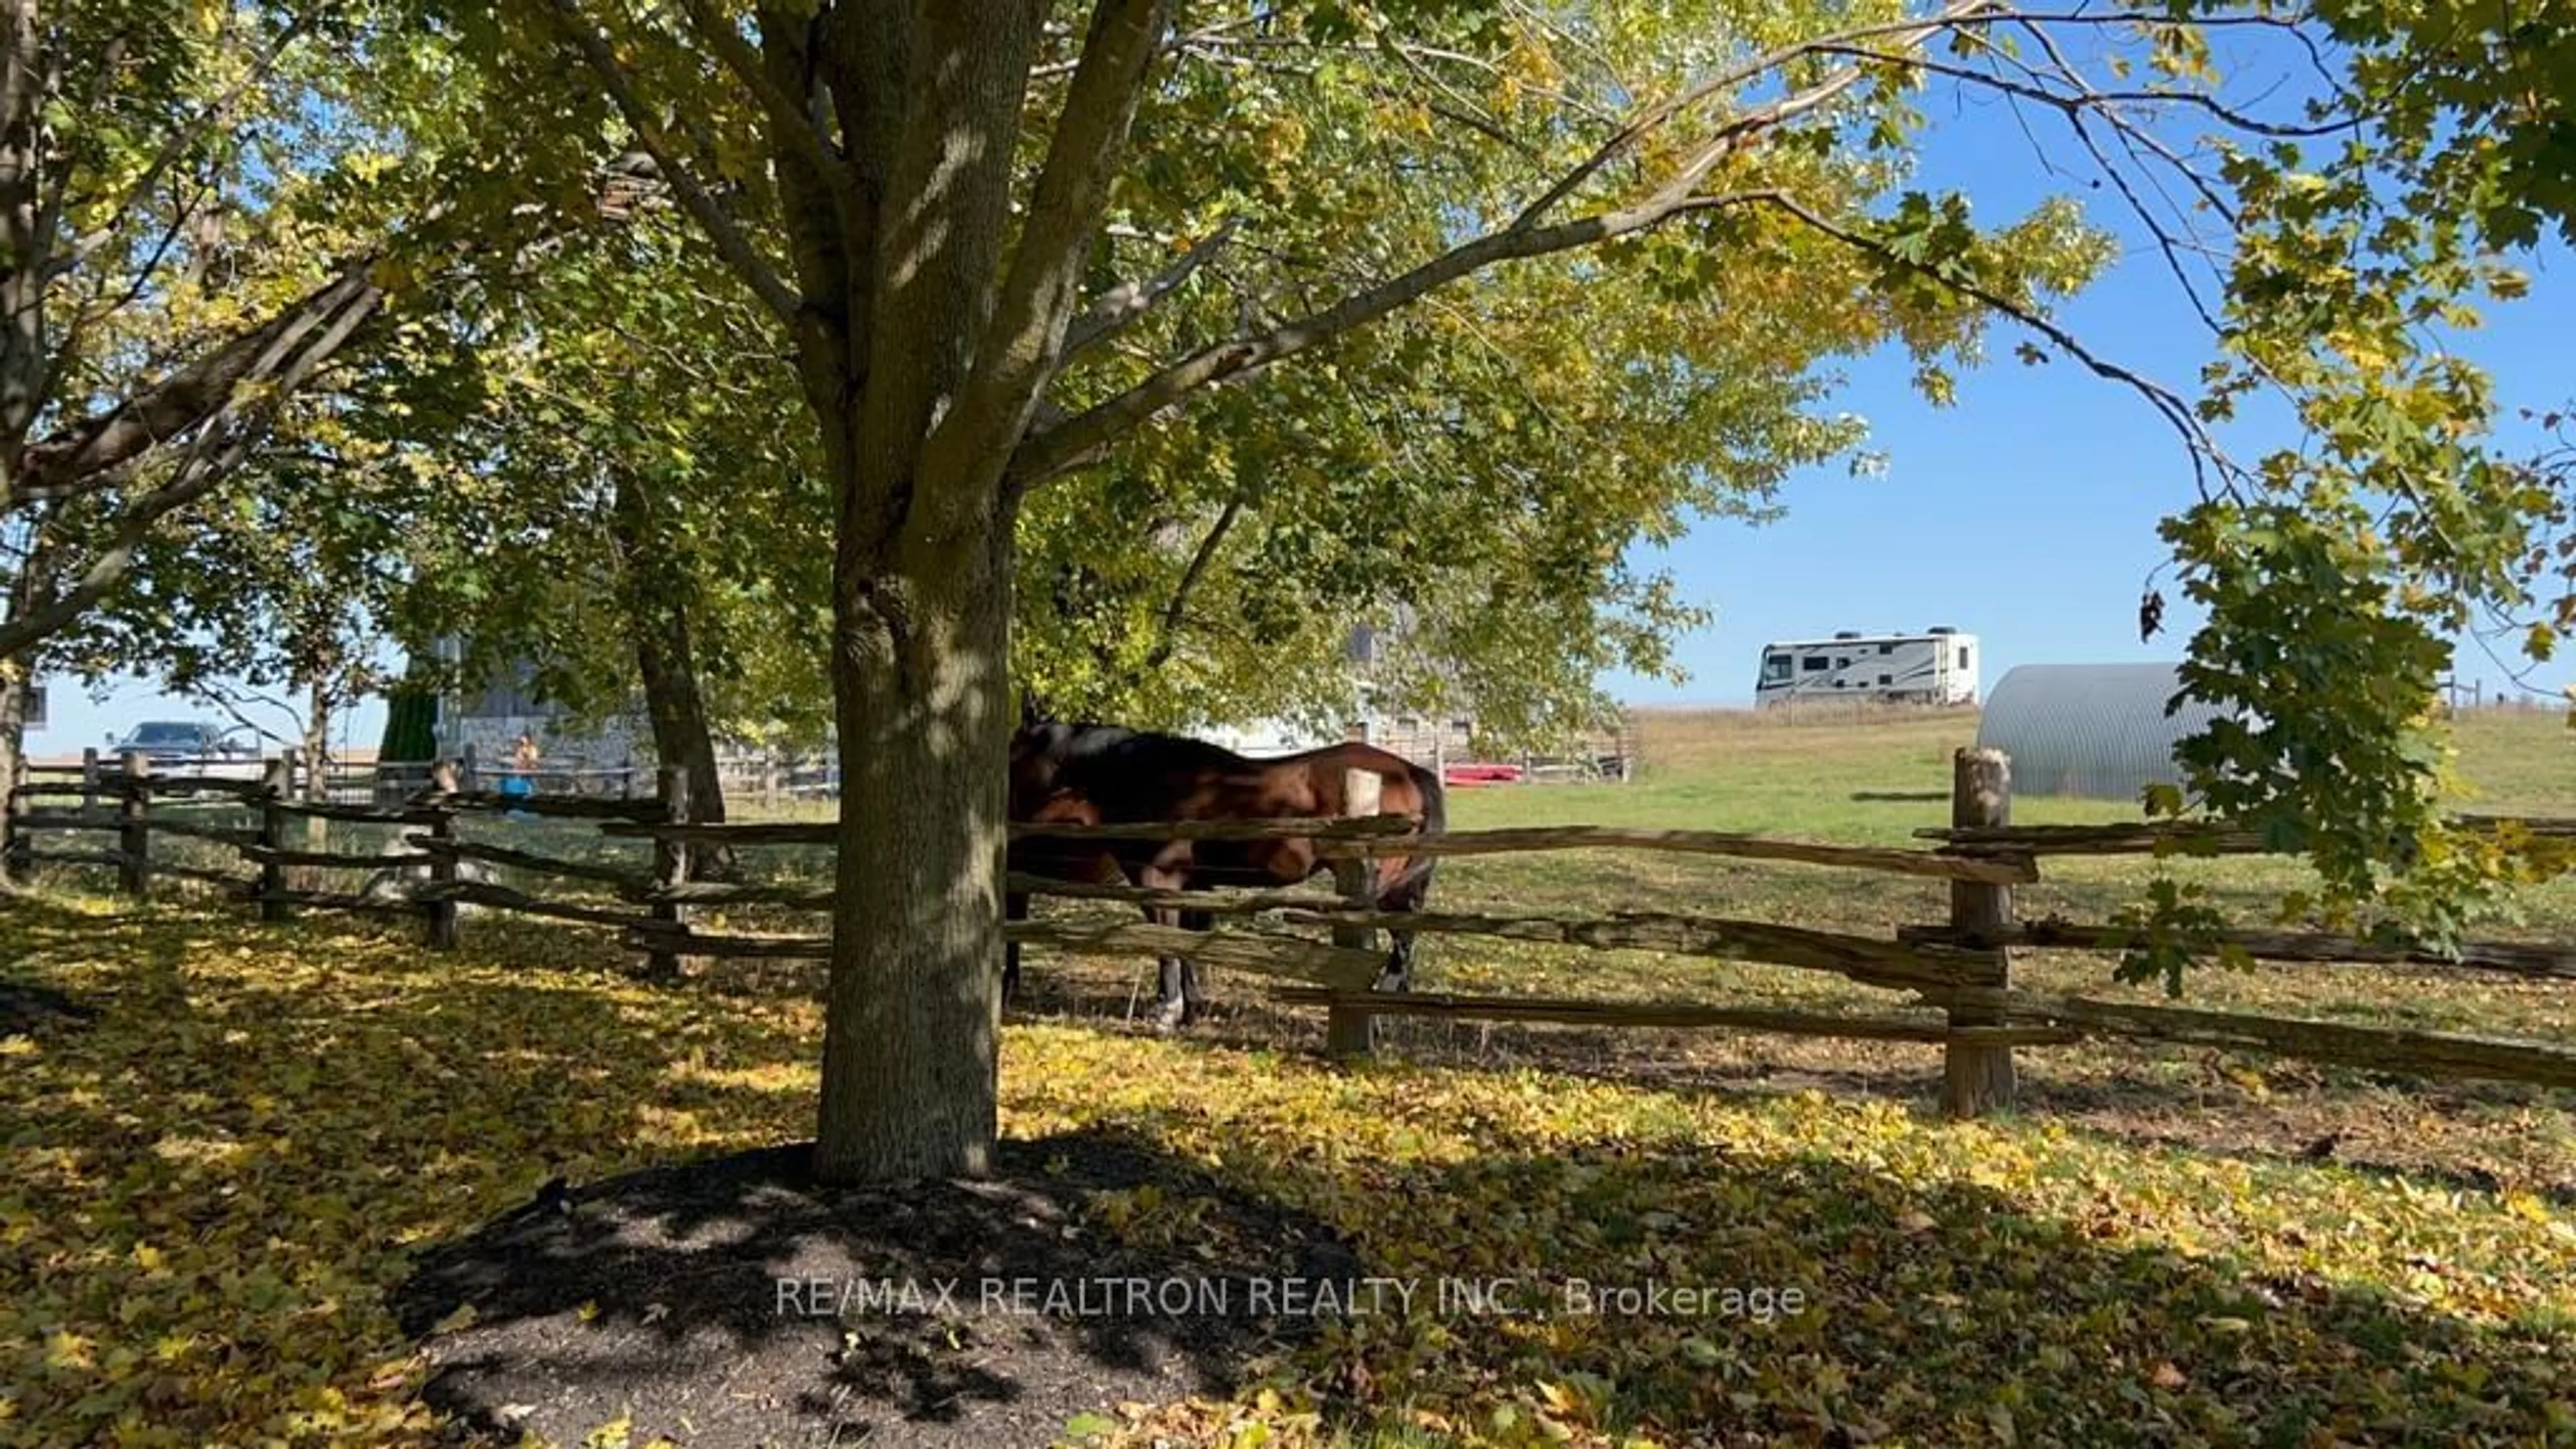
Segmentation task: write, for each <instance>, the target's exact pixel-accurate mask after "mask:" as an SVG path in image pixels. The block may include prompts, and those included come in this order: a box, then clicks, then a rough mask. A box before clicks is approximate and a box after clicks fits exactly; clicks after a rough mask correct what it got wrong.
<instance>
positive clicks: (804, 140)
mask: <svg viewBox="0 0 2576 1449" xmlns="http://www.w3.org/2000/svg"><path fill="white" fill-rule="evenodd" d="M682 8H684V9H685V10H686V11H687V12H688V17H689V29H690V32H691V33H692V34H694V35H696V36H697V37H698V38H699V39H700V40H703V41H705V42H706V44H707V46H708V47H709V48H710V49H712V50H713V51H714V52H715V55H716V59H717V60H719V61H721V62H723V63H724V68H725V69H726V70H728V71H731V72H733V75H734V78H735V79H736V80H738V81H740V82H741V83H742V84H743V86H744V87H745V88H746V89H748V90H749V91H750V92H751V95H752V98H753V99H754V100H756V101H758V102H759V103H760V108H761V110H762V111H763V112H765V113H766V114H767V115H768V117H769V125H770V128H771V129H772V130H774V131H776V132H778V133H779V137H780V139H781V140H782V141H783V142H785V143H786V145H787V146H788V148H789V149H791V150H793V151H794V152H795V153H796V155H797V159H799V160H801V161H803V162H804V163H805V164H806V165H807V166H809V167H811V168H813V171H814V174H815V175H816V176H817V177H818V178H820V179H821V181H822V182H823V184H824V186H825V187H826V188H827V189H829V191H830V192H831V195H832V203H833V205H834V206H835V207H836V208H837V209H838V210H839V211H840V212H841V216H842V225H843V226H844V228H846V227H847V226H848V224H849V223H848V218H849V216H850V214H851V212H852V210H853V209H854V206H855V197H854V196H853V195H852V192H851V187H850V179H849V174H848V172H847V171H846V170H845V169H844V168H843V167H842V165H841V158H840V157H839V156H838V155H837V154H835V153H834V151H833V149H832V143H831V140H830V138H829V137H827V136H826V135H825V134H824V133H823V130H822V127H821V126H820V125H819V124H818V122H817V119H816V117H815V115H814V112H813V109H812V108H811V107H810V106H808V105H807V104H806V103H805V102H803V101H802V100H799V99H798V98H797V97H796V96H795V95H794V94H792V93H791V92H789V91H788V89H787V88H786V87H785V86H783V85H781V84H779V82H778V79H777V78H776V77H775V76H773V75H771V74H770V72H769V67H768V66H767V65H766V64H764V63H763V62H762V60H761V57H760V54H759V52H757V51H755V50H753V49H752V48H751V42H750V41H748V40H745V39H744V38H743V35H742V32H741V30H739V29H737V28H736V27H735V26H734V24H733V23H732V22H731V21H730V20H727V19H726V18H725V17H724V16H723V15H720V14H718V13H717V12H716V11H715V10H714V9H713V8H712V7H710V6H709V5H708V3H707V0H682Z"/></svg>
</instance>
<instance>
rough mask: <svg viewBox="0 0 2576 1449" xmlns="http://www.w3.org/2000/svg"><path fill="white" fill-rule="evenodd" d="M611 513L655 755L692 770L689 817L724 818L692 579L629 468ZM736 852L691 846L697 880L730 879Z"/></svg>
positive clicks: (705, 821)
mask: <svg viewBox="0 0 2576 1449" xmlns="http://www.w3.org/2000/svg"><path fill="white" fill-rule="evenodd" d="M609 513H610V520H611V524H612V526H613V527H614V528H615V530H616V534H617V551H618V555H619V557H620V559H621V560H622V561H623V566H622V577H623V580H624V583H625V586H626V617H627V621H628V624H629V626H630V627H631V628H632V629H633V630H634V633H635V671H636V674H637V676H638V677H639V678H641V679H642V680H643V683H644V712H645V715H646V717H647V718H648V719H650V720H651V722H652V727H653V756H654V758H655V759H656V760H658V761H660V762H661V764H662V765H663V766H664V767H665V768H669V769H676V770H679V771H681V772H682V773H684V774H686V775H687V776H688V777H689V819H690V820H692V821H695V822H699V823H702V824H721V823H723V821H724V818H725V808H724V780H723V776H722V774H721V772H720V771H718V770H717V768H716V743H715V731H714V730H713V729H712V728H710V727H709V726H708V724H707V703H706V692H705V690H704V689H703V688H702V687H701V686H700V684H699V680H698V661H697V652H696V649H695V647H694V646H693V645H692V643H691V642H690V631H689V606H688V599H689V579H688V577H687V574H686V570H684V569H681V568H679V567H677V566H676V564H675V563H674V560H673V556H672V553H671V550H670V546H669V544H668V542H667V541H666V540H665V539H663V538H662V537H661V534H660V531H659V530H658V529H656V528H655V527H654V526H653V508H652V500H651V499H650V498H648V497H647V496H646V495H645V492H644V485H643V484H641V483H639V482H637V481H636V480H635V478H634V477H633V476H632V475H631V474H629V473H627V472H626V471H624V470H622V469H621V470H620V471H619V473H618V477H617V488H616V495H615V498H614V500H613V502H612V503H611V506H610V510H609ZM733 875H734V858H733V852H732V851H731V850H729V849H727V848H726V847H724V846H722V845H707V846H702V847H700V848H699V849H697V850H694V851H692V852H690V856H689V878H690V879H691V880H731V879H733Z"/></svg>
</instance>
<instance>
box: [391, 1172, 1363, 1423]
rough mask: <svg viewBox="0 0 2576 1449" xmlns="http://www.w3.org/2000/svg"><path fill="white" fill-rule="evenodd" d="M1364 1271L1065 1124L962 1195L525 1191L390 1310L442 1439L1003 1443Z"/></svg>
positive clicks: (1267, 1321) (1242, 1356) (637, 1177)
mask: <svg viewBox="0 0 2576 1449" xmlns="http://www.w3.org/2000/svg"><path fill="white" fill-rule="evenodd" d="M1140 1189H1145V1190H1146V1191H1143V1192H1140V1191H1139V1190H1140ZM1122 1224H1123V1226H1122ZM1362 1276H1363V1270H1362V1269H1361V1267H1360V1265H1359V1260H1358V1259H1357V1257H1356V1256H1355V1255H1353V1254H1352V1253H1351V1252H1350V1250H1349V1249H1348V1248H1347V1247H1346V1246H1344V1245H1343V1244H1342V1243H1341V1242H1340V1241H1338V1240H1337V1239H1336V1237H1335V1236H1334V1234H1333V1233H1332V1232H1331V1231H1330V1229H1328V1228H1327V1227H1325V1226H1324V1225H1323V1224H1321V1223H1319V1222H1316V1221H1313V1220H1310V1219H1305V1218H1302V1217H1300V1216H1298V1215H1296V1214H1293V1213H1291V1212H1288V1211H1285V1210H1283V1209H1281V1208H1279V1207H1277V1206H1276V1205H1273V1204H1268V1203H1264V1202H1260V1201H1257V1200H1252V1199H1248V1198H1246V1197H1244V1196H1243V1195H1241V1194H1240V1193H1239V1192H1237V1191H1235V1190H1233V1189H1230V1188H1228V1187H1225V1186H1223V1185H1221V1184H1218V1183H1216V1182H1215V1181H1213V1180H1212V1179H1209V1178H1207V1177H1206V1176H1205V1175H1204V1174H1202V1173H1200V1172H1199V1171H1198V1170H1196V1169H1195V1168H1193V1167H1191V1166H1189V1165H1187V1164H1183V1163H1178V1162H1175V1161H1173V1160H1172V1159H1169V1158H1167V1157H1164V1156H1161V1155H1159V1154H1157V1153H1155V1152H1154V1151H1153V1150H1151V1149H1150V1148H1147V1147H1144V1146H1142V1145H1139V1144H1137V1143H1135V1142H1133V1141H1130V1140H1126V1139H1122V1138H1115V1137H1109V1136H1103V1135H1096V1134H1083V1135H1076V1136H1064V1137H1057V1138H1050V1139H1044V1140H1040V1141H1035V1142H1006V1143H1004V1144H1002V1147H1001V1150H1000V1153H999V1160H998V1162H997V1165H996V1171H995V1173H994V1174H993V1176H992V1177H990V1178H989V1179H986V1180H983V1181H978V1182H973V1183H963V1182H946V1181H931V1182H922V1183H913V1184H905V1185H900V1186H894V1187H872V1188H864V1189H849V1188H843V1189H826V1188H822V1187H818V1186H817V1185H816V1184H815V1183H814V1182H813V1181H812V1179H811V1178H810V1176H809V1175H808V1173H807V1171H806V1168H805V1153H804V1150H803V1148H802V1147H790V1148H779V1149H774V1150H768V1151H762V1152H756V1153H747V1154H741V1155H736V1156H729V1157H721V1158H715V1159H711V1160H707V1161H703V1162H698V1163H691V1164H687V1165H683V1166H677V1167H671V1168H663V1169H656V1170H652V1171H648V1172H642V1173H637V1174H634V1175H631V1176H627V1177H623V1178H617V1179H612V1180H608V1181H604V1182H600V1183H596V1184H590V1185H585V1186H576V1187H571V1188H569V1189H565V1188H562V1187H560V1186H559V1185H556V1184H549V1190H547V1191H543V1192H540V1193H539V1194H538V1195H537V1199H536V1200H535V1201H533V1202H531V1203H530V1204H528V1205H526V1206H524V1207H521V1208H519V1209H516V1210H514V1211H513V1212H511V1213H510V1214H507V1215H505V1216H504V1217H502V1218H500V1219H498V1220H496V1221H494V1222H493V1223H491V1224H489V1225H487V1226H486V1227H485V1228H483V1229H481V1230H480V1231H478V1232H477V1233H475V1234H474V1235H473V1236H472V1237H470V1238H468V1239H465V1240H463V1241H460V1242H457V1243H453V1244H449V1245H446V1246H443V1247H441V1248H439V1249H437V1250H435V1251H433V1252H432V1253H431V1254H429V1255H428V1256H427V1257H425V1258H424V1260H423V1261H422V1263H421V1266H420V1268H419V1269H418V1271H417V1272H416V1273H415V1274H414V1276H413V1277H412V1278H411V1280H410V1281H408V1282H407V1283H405V1284H404V1285H403V1286H402V1287H401V1288H400V1289H399V1290H398V1291H397V1293H396V1295H395V1298H394V1309H395V1312H396V1314H397V1315H398V1317H399V1318H400V1319H401V1321H402V1324H403V1327H404V1329H405V1331H406V1332H409V1333H411V1334H413V1335H415V1336H420V1337H425V1338H426V1343H425V1345H424V1346H425V1348H426V1349H427V1350H428V1352H429V1354H430V1356H431V1358H432V1361H433V1362H434V1364H435V1365H437V1373H436V1376H435V1377H434V1378H433V1379H432V1380H431V1382H430V1384H429V1387H428V1390H427V1395H426V1396H427V1398H428V1400H429V1402H431V1403H432V1404H433V1405H435V1406H437V1407H438V1408H440V1409H442V1410H444V1411H446V1412H448V1413H449V1414H451V1415H453V1416H454V1417H455V1419H456V1420H457V1421H458V1423H459V1425H460V1428H461V1430H462V1431H463V1432H462V1436H463V1437H469V1438H471V1437H479V1436H483V1435H489V1436H490V1437H491V1438H492V1440H493V1441H495V1442H501V1443H511V1442H516V1441H518V1439H519V1438H520V1436H521V1434H522V1433H524V1432H528V1431H533V1432H535V1433H536V1434H538V1435H540V1436H542V1437H543V1438H544V1439H546V1440H548V1441H551V1442H555V1443H573V1444H577V1443H580V1442H582V1439H583V1437H584V1436H585V1435H586V1434H588V1433H589V1432H590V1431H591V1430H593V1429H595V1428H597V1427H599V1426H600V1425H602V1424H605V1423H608V1422H610V1421H613V1420H616V1419H618V1418H619V1417H620V1416H621V1415H623V1416H627V1417H628V1418H629V1421H630V1425H631V1427H630V1431H629V1433H630V1437H629V1440H628V1442H631V1443H634V1444H639V1445H640V1444H645V1443H649V1442H651V1440H652V1438H653V1436H655V1435H657V1434H658V1435H662V1436H665V1437H667V1438H669V1439H670V1440H671V1441H673V1442H674V1443H677V1444H679V1445H681V1446H682V1449H725V1446H736V1445H739V1446H752V1445H764V1446H771V1445H774V1446H789V1445H821V1444H831V1443H839V1444H850V1443H854V1442H860V1441H864V1442H865V1443H867V1444H870V1445H973V1446H976V1449H1010V1446H1019V1445H1044V1444H1048V1443H1051V1442H1054V1441H1055V1440H1056V1439H1057V1438H1058V1437H1059V1436H1060V1435H1061V1434H1063V1433H1064V1431H1065V1428H1066V1425H1067V1424H1068V1422H1070V1421H1072V1420H1075V1419H1076V1418H1077V1417H1079V1416H1082V1415H1085V1414H1092V1413H1102V1414H1114V1412H1115V1408H1116V1406H1117V1405H1118V1404H1119V1403H1121V1402H1124V1401H1136V1402H1145V1403H1153V1402H1167V1401H1169V1400H1172V1399H1175V1398H1179V1397H1183V1396H1186V1395H1189V1394H1192V1393H1214V1394H1222V1393H1225V1392H1228V1391H1229V1390H1230V1389H1232V1388H1233V1387H1234V1386H1235V1385H1237V1384H1238V1383H1240V1382H1241V1381H1242V1375H1243V1374H1244V1373H1245V1371H1246V1370H1247V1367H1248V1366H1251V1365H1253V1364H1255V1363H1256V1362H1257V1361H1258V1360H1259V1359H1260V1358H1261V1357H1262V1356H1263V1355H1264V1354H1266V1353H1267V1352H1269V1351H1271V1350H1273V1349H1276V1348H1279V1347H1283V1346H1285V1345H1287V1344H1289V1343H1290V1342H1292V1341H1294V1340H1295V1339H1296V1338H1298V1337H1300V1336H1302V1335H1304V1334H1307V1333H1311V1332H1313V1331H1315V1330H1316V1329H1317V1328H1319V1327H1320V1326H1321V1325H1322V1322H1323V1321H1324V1319H1323V1316H1322V1315H1323V1314H1324V1313H1325V1312H1329V1311H1331V1310H1332V1309H1334V1308H1335V1307H1337V1306H1339V1305H1341V1304H1347V1303H1349V1302H1352V1301H1353V1300H1354V1299H1355V1298H1356V1297H1357V1295H1358V1294H1359V1293H1360V1292H1361V1291H1363V1290H1362V1288H1361V1285H1360V1284H1359V1283H1358V1281H1357V1280H1359V1279H1360V1278H1361V1277H1362ZM943 1290H944V1296H943ZM467 1309H470V1310H471V1311H470V1313H468V1312H464V1311H461V1310H467Z"/></svg>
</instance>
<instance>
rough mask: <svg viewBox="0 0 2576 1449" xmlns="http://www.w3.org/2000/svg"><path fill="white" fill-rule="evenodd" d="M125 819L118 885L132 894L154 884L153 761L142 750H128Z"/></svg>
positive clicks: (118, 842) (120, 835) (118, 837)
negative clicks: (152, 856) (152, 855)
mask: <svg viewBox="0 0 2576 1449" xmlns="http://www.w3.org/2000/svg"><path fill="white" fill-rule="evenodd" d="M125 785H126V794H125V819H124V822H123V823H122V824H121V825H120V826H119V827H118V829H117V832H116V853H117V854H118V855H119V856H121V857H123V859H121V860H119V861H118V862H117V867H116V874H117V884H118V885H119V886H121V887H123V889H124V891H125V893H126V894H127V895H129V896H139V895H142V894H143V893H144V892H145V891H147V890H149V889H151V887H152V858H151V850H152V762H151V761H150V760H148V759H146V758H144V756H143V752H142V751H140V750H127V751H126V752H125Z"/></svg>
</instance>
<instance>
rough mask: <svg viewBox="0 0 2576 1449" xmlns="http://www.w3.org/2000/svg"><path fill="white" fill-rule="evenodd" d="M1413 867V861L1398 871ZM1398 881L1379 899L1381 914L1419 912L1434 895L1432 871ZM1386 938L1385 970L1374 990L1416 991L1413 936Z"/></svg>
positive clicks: (1400, 934) (1405, 933)
mask: <svg viewBox="0 0 2576 1449" xmlns="http://www.w3.org/2000/svg"><path fill="white" fill-rule="evenodd" d="M1410 865H1411V862H1404V863H1403V864H1402V866H1400V867H1399V869H1408V868H1410ZM1399 879H1400V883H1399V884H1398V885H1397V886H1396V887H1395V888H1394V889H1392V890H1390V891H1388V892H1387V893H1386V894H1385V895H1383V896H1380V897H1379V898H1378V902H1377V908H1378V909H1379V910H1382V911H1402V912H1405V913H1407V914H1411V913H1414V912H1418V911H1420V910H1421V909H1422V905H1423V902H1424V901H1426V900H1428V899H1429V898H1430V895H1431V872H1430V871H1429V870H1428V869H1425V870H1424V871H1423V872H1422V873H1421V874H1420V875H1418V876H1415V877H1413V878H1412V879H1411V880H1401V878H1400V877H1399ZM1386 935H1387V943H1388V950H1387V954H1386V968H1385V969H1384V970H1383V971H1381V972H1380V973H1379V975H1378V979H1377V984H1376V988H1375V989H1377V990H1379V991H1411V990H1412V989H1413V935H1414V933H1413V932H1411V931H1397V930H1390V931H1388V932H1387V933H1386Z"/></svg>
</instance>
